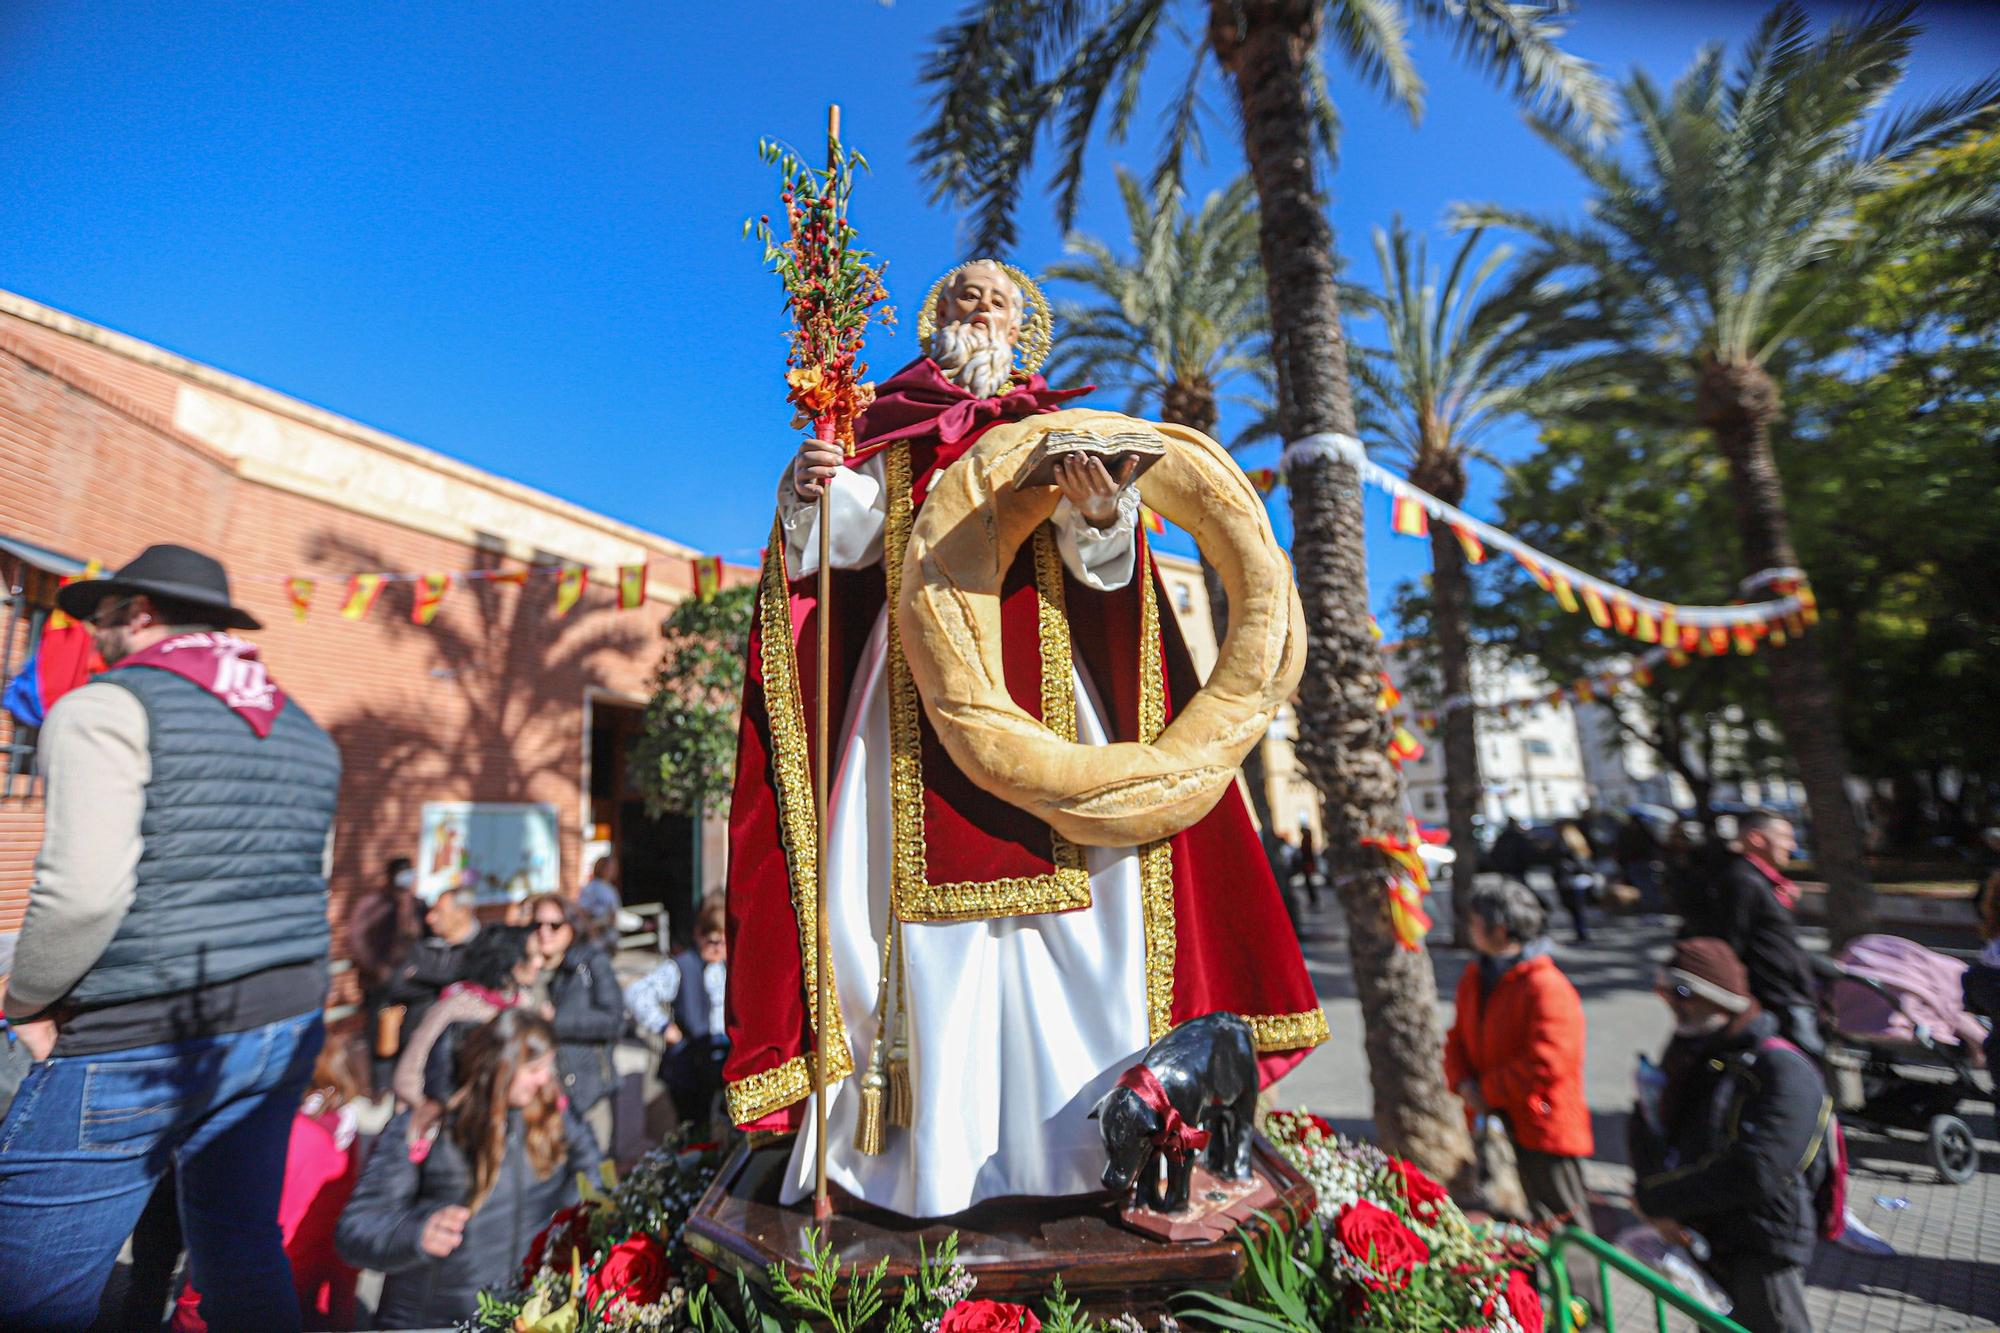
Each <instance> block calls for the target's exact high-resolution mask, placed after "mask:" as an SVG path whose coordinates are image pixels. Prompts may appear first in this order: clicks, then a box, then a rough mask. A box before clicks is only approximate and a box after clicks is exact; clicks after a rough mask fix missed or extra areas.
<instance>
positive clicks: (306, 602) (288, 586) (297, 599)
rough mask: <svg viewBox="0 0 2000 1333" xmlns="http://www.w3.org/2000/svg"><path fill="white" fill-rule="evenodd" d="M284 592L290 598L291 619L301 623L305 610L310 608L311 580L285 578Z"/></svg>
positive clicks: (311, 596)
mask: <svg viewBox="0 0 2000 1333" xmlns="http://www.w3.org/2000/svg"><path fill="white" fill-rule="evenodd" d="M285 592H286V594H287V595H288V596H289V597H290V598H291V599H292V619H294V620H296V621H299V622H300V623H301V624H303V623H304V622H305V618H306V612H307V611H309V610H311V609H312V600H313V581H312V580H311V579H286V580H285Z"/></svg>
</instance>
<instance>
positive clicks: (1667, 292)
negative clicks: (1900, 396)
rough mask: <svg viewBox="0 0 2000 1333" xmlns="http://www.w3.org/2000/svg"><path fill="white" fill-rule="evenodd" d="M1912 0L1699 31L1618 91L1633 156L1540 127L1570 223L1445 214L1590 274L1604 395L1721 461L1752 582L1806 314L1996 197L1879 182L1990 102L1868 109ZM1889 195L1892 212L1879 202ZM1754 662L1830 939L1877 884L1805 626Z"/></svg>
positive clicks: (1776, 561)
mask: <svg viewBox="0 0 2000 1333" xmlns="http://www.w3.org/2000/svg"><path fill="white" fill-rule="evenodd" d="M1915 8H1916V6H1915V5H1914V4H1907V3H1906V4H1896V5H1890V6H1887V7H1884V8H1881V9H1875V10H1871V11H1869V12H1867V13H1865V14H1863V15H1861V16H1860V17H1857V18H1852V19H1842V20H1838V21H1836V22H1834V23H1833V24H1831V25H1830V26H1829V27H1828V28H1827V29H1826V30H1825V31H1824V32H1823V33H1821V34H1820V35H1818V36H1815V35H1814V34H1813V32H1812V30H1811V25H1810V23H1809V22H1808V20H1807V18H1806V15H1805V12H1804V10H1803V9H1802V8H1800V6H1799V5H1797V4H1795V3H1791V2H1790V0H1787V3H1784V4H1780V5H1778V6H1777V7H1776V8H1774V9H1772V10H1771V11H1770V13H1769V14H1768V15H1767V16H1766V17H1765V19H1764V21H1763V22H1762V24H1760V25H1759V27H1758V29H1757V31H1756V33H1755V34H1754V35H1753V36H1752V38H1751V39H1750V41H1749V43H1748V45H1747V46H1746V47H1745V49H1744V51H1743V54H1742V57H1741V59H1740V60H1739V61H1738V62H1737V63H1736V64H1735V66H1734V67H1733V68H1731V67H1728V66H1727V65H1726V63H1725V57H1724V52H1723V51H1722V49H1721V48H1720V47H1719V46H1711V47H1709V48H1707V49H1705V50H1704V51H1703V52H1702V53H1701V54H1700V55H1698V56H1697V57H1696V59H1695V62H1694V64H1693V65H1692V67H1691V68H1690V69H1689V70H1688V71H1687V73H1686V74H1684V75H1682V76H1681V78H1680V79H1679V80H1678V81H1677V82H1676V83H1675V84H1674V86H1673V88H1672V89H1671V90H1670V91H1667V92H1662V90H1661V89H1660V88H1658V87H1657V86H1656V85H1655V84H1654V83H1653V81H1652V80H1651V79H1650V78H1648V77H1647V76H1646V75H1645V74H1643V73H1635V74H1634V75H1632V76H1631V77H1630V78H1629V79H1628V80H1626V81H1625V83H1624V84H1623V85H1621V89H1620V92H1621V97H1622V100H1623V103H1624V106H1625V110H1626V114H1627V117H1628V119H1629V120H1630V121H1631V122H1632V124H1633V125H1634V127H1635V128H1636V131H1637V140H1638V152H1637V153H1636V155H1623V154H1618V153H1612V152H1609V151H1606V150H1605V149H1604V148H1603V146H1602V145H1600V144H1597V143H1594V142H1592V141H1590V140H1589V139H1588V138H1587V137H1585V136H1583V135H1581V134H1578V133H1577V132H1576V131H1575V129H1574V128H1573V127H1571V126H1568V125H1563V124H1560V123H1555V122H1553V121H1550V120H1547V119H1542V120H1539V121H1537V122H1536V123H1537V128H1538V129H1539V130H1540V132H1541V134H1542V137H1543V138H1544V139H1546V140H1547V141H1548V142H1549V143H1550V144H1552V145H1554V146H1555V148H1556V149H1557V150H1558V151H1560V152H1561V153H1562V154H1563V155H1564V157H1566V158H1567V159H1568V160H1569V161H1570V162H1571V163H1572V164H1573V165H1574V166H1575V167H1576V168H1577V169H1578V170H1579V171H1580V172H1581V173H1582V174H1583V176H1584V178H1585V179H1586V181H1587V182H1588V184H1589V186H1590V188H1591V192H1592V193H1591V200H1590V205H1589V208H1588V210H1587V220H1586V221H1584V222H1582V223H1573V222H1570V221H1566V220H1555V219H1549V218H1543V217H1539V216H1535V215H1532V214H1528V213H1523V212H1520V211H1517V210H1512V209H1505V208H1498V207H1493V206H1485V205H1481V206H1471V207H1465V208H1462V209H1460V210H1459V213H1458V217H1459V220H1460V221H1461V222H1462V223H1464V224H1466V225H1480V226H1488V225H1499V226H1508V227H1514V228H1517V229H1519V230H1520V231H1523V232H1525V233H1526V234H1527V235H1529V236H1531V237H1533V238H1534V239H1535V240H1536V241H1537V242H1539V244H1540V246H1541V247H1542V250H1543V252H1544V253H1543V256H1542V258H1544V259H1546V260H1548V261H1550V262H1553V263H1557V264H1560V265H1562V266H1564V267H1565V268H1567V269H1569V270H1572V271H1574V272H1578V273H1582V274H1585V275H1587V278H1588V280H1589V281H1592V282H1595V283H1598V284H1600V285H1601V286H1602V287H1603V288H1604V289H1605V295H1604V300H1605V312H1606V314H1607V316H1609V317H1612V318H1615V319H1616V320H1617V321H1618V322H1619V323H1620V324H1621V325H1622V329H1623V332H1622V336H1621V337H1620V339H1619V342H1620V347H1621V350H1622V351H1623V352H1624V353H1625V358H1624V360H1625V365H1624V369H1623V375H1624V378H1625V380H1626V384H1625V387H1624V388H1622V389H1621V390H1620V393H1621V394H1624V395H1632V394H1635V393H1636V395H1637V396H1639V397H1640V398H1641V399H1644V400H1650V401H1653V402H1657V403H1661V404H1663V405H1666V406H1668V407H1669V408H1670V410H1672V411H1673V412H1675V413H1676V414H1678V416H1679V419H1680V420H1681V421H1683V422H1692V423H1695V424H1698V425H1700V426H1701V427H1702V428H1703V429H1704V430H1705V431H1706V432H1707V433H1708V436H1709V438H1710V440H1711V441H1712V443H1713V445H1714V447H1715V448H1716V450H1717V452H1718V453H1719V454H1720V455H1721V456H1722V458H1723V459H1724V460H1726V462H1727V464H1728V469H1729V477H1730V484H1731V489H1732V492H1733V495H1734V503H1735V527H1736V534H1737V545H1738V548H1739V551H1740V554H1741V558H1742V570H1741V574H1742V576H1743V577H1745V578H1748V579H1754V578H1756V577H1757V576H1760V575H1764V574H1765V573H1766V571H1771V570H1783V569H1791V568H1796V567H1797V566H1798V563H1799V561H1798V553H1797V550H1796V548H1795V546H1794V544H1793V540H1792V534H1791V521H1790V517H1789V515H1788V513H1787V509H1786V503H1785V491H1784V487H1783V486H1782V484H1781V482H1780V479H1779V474H1778V468H1777V462H1776V458H1775V455H1774V453H1773V449H1772V435H1773V431H1774V428H1775V427H1776V426H1777V425H1778V423H1779V422H1780V420H1781V419H1782V416H1783V413H1784V407H1785V386H1786V384H1787V382H1788V380H1789V379H1790V378H1791V377H1792V376H1794V375H1795V374H1797V373H1798V372H1799V371H1800V370H1801V368H1802V363H1803V362H1804V361H1805V360H1806V358H1808V357H1809V356H1810V355H1811V353H1812V350H1813V349H1812V347H1811V346H1810V342H1809V340H1808V339H1807V338H1806V337H1805V336H1804V334H1805V331H1806V330H1807V328H1808V327H1809V325H1810V324H1811V322H1812V320H1813V319H1814V317H1815V314H1816V312H1820V311H1823V310H1824V309H1825V308H1826V307H1828V306H1831V305H1835V304H1837V303H1839V302H1841V301H1842V300H1844V299H1846V297H1847V296H1848V294H1849V293H1850V292H1852V291H1853V290H1854V288H1855V287H1856V286H1857V285H1858V284H1861V283H1863V282H1865V281H1866V279H1867V277H1868V275H1869V274H1870V273H1871V272H1873V271H1875V270H1877V269H1878V268H1880V267H1881V266H1882V265H1884V264H1887V263H1890V262H1893V260H1894V258H1895V257H1896V256H1897V255H1898V254H1899V253H1901V252H1902V251H1903V250H1904V249H1905V248H1906V247H1907V244H1908V242H1909V241H1910V240H1911V239H1912V238H1915V237H1918V236H1921V235H1923V234H1925V233H1926V232H1931V231H1935V230H1937V229H1941V228H1950V227H1953V226H1959V225H1964V224H1967V223H1970V222H1973V221H1976V220H1979V219H1981V218H1987V217H1990V216H1992V214H1993V212H1994V207H1995V205H1994V200H1993V196H1992V191H1991V189H1990V188H1982V187H1981V186H1980V185H1979V184H1978V183H1977V182H1967V183H1965V184H1963V185H1962V186H1960V187H1959V188H1940V189H1933V190H1926V191H1920V192H1914V193H1905V194H1902V195H1900V196H1898V195H1894V194H1893V191H1894V189H1895V187H1896V186H1897V185H1898V184H1899V183H1900V182H1901V180H1902V177H1903V173H1904V172H1905V171H1906V170H1907V169H1908V168H1909V167H1910V165H1911V164H1912V163H1914V162H1916V161H1918V160H1919V159H1921V158H1922V157H1923V156H1924V155H1925V154H1927V153H1929V152H1930V151H1931V150H1933V149H1935V148H1937V147H1939V146H1941V145H1943V144H1946V143H1948V142H1950V141H1952V140H1954V139H1956V138H1957V137H1959V136H1961V135H1963V134H1964V133H1966V132H1967V131H1968V130H1973V129H1977V128H1981V127H1984V126H1989V125H1991V124H1993V123H1994V121H1995V118H1996V115H2000V76H1994V77H1990V78H1987V79H1984V80H1981V81H1980V82H1978V83H1975V84H1973V85H1971V86H1969V87H1966V88H1962V89H1958V90H1956V91H1953V92H1950V93H1947V94H1945V95H1944V96H1941V97H1939V98H1936V99H1933V100H1931V101H1928V102H1925V103H1922V104H1920V105H1918V106H1914V107H1911V108H1908V109H1906V110H1904V111H1901V112H1898V113H1896V114H1893V115H1880V114H1878V113H1879V112H1880V111H1881V108H1882V105H1883V103H1884V101H1885V100H1886V99H1887V98H1888V96H1889V94H1890V93H1891V91H1892V90H1893V89H1894V88H1895V87H1896V85H1897V83H1898V82H1899V81H1900V80H1901V78H1902V76H1903V72H1904V70H1905V68H1906V66H1907V64H1908V60H1909V53H1910V46H1911V43H1912V42H1913V41H1914V39H1915V37H1916V34H1917V31H1918V29H1917V25H1916V23H1915V22H1914V20H1913V15H1914V12H1915ZM1890 198H1896V199H1898V200H1899V202H1900V204H1901V206H1900V207H1895V208H1889V207H1883V206H1879V205H1881V204H1883V203H1884V202H1885V201H1886V200H1888V199H1890ZM1871 205H1877V206H1874V207H1871ZM1770 674H1771V682H1772V688H1773V691H1774V698H1773V702H1774V705H1775V709H1776V712H1777V715H1778V718H1779V720H1780V723H1781V725H1782V726H1783V729H1784V732H1785V738H1786V742H1787V744H1788V746H1789V747H1790V751H1791V755H1792V758H1793V761H1794V763H1795V764H1796V766H1797V768H1798V772H1799V776H1800V779H1801V781H1802V782H1803V783H1804V785H1805V788H1806V796H1807V799H1808V801H1809V802H1810V803H1811V805H1812V814H1813V830H1814V838H1815V852H1816V859H1817V862H1818V865H1819V869H1820V872H1821V873H1822V875H1823V876H1824V877H1825V878H1826V880H1827V883H1828V887H1829V915H1830V918H1831V925H1832V928H1833V932H1834V935H1835V937H1836V938H1837V939H1846V938H1849V937H1851V936H1853V935H1855V934H1858V933H1861V932H1862V931H1865V930H1866V929H1867V928H1868V924H1869V922H1870V921H1872V920H1873V917H1874V889H1873V887H1872V886H1871V885H1870V883H1869V878H1868V872H1867V867H1866V865H1865V863H1864V861H1863V859H1862V842H1861V834H1860V825H1859V821H1858V819H1857V817H1856V815H1855V812H1854V810H1853V808H1852V807H1851V805H1850V803H1849V801H1848V797H1847V793H1846V789H1845V783H1846V778H1847V772H1848V760H1847V751H1846V746H1845V745H1844V744H1843V741H1842V737H1841V734H1840V729H1839V728H1838V727H1837V726H1835V725H1832V724H1831V720H1832V719H1834V718H1836V717H1838V716H1839V714H1840V707H1839V698H1838V695H1837V693H1836V691H1835V687H1834V681H1833V677H1832V675H1831V673H1830V672H1829V671H1828V668H1827V664H1826V660H1825V656H1824V653H1823V651H1822V648H1821V645H1820V641H1819V640H1818V639H1817V638H1815V637H1814V636H1812V635H1807V636H1805V638H1804V639H1802V640H1801V641H1799V642H1798V643H1795V644H1793V645H1792V646H1790V647H1789V648H1787V649H1786V650H1785V651H1784V652H1781V653H1775V654H1772V655H1771V658H1770Z"/></svg>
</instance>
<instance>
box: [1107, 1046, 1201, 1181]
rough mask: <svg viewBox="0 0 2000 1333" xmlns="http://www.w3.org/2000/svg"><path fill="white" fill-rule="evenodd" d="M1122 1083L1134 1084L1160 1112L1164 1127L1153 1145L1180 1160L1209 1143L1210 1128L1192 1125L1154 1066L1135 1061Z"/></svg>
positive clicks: (1141, 1097) (1133, 1087)
mask: <svg viewBox="0 0 2000 1333" xmlns="http://www.w3.org/2000/svg"><path fill="white" fill-rule="evenodd" d="M1118 1086H1119V1087H1121V1088H1130V1089H1131V1090H1132V1091H1133V1093H1134V1094H1136V1095H1137V1096H1138V1098H1139V1100H1140V1101H1142V1102H1144V1103H1145V1104H1146V1105H1148V1106H1150V1107H1152V1108H1153V1110H1154V1111H1155V1112H1157V1113H1158V1115H1159V1117H1160V1128H1159V1130H1158V1132H1156V1133H1155V1134H1154V1135H1153V1146H1154V1147H1155V1148H1158V1149H1159V1150H1160V1151H1161V1152H1163V1153H1165V1154H1166V1155H1167V1156H1168V1157H1171V1158H1173V1159H1174V1160H1175V1161H1176V1162H1178V1161H1180V1160H1181V1159H1182V1158H1184V1157H1187V1156H1189V1155H1190V1154H1192V1153H1197V1152H1200V1151H1201V1150H1202V1149H1203V1148H1206V1147H1207V1146H1208V1131H1207V1130H1205V1129H1202V1128H1200V1127H1198V1126H1195V1125H1190V1124H1189V1123H1188V1122H1187V1120H1186V1119H1185V1118H1183V1117H1182V1115H1181V1113H1180V1112H1179V1111H1177V1110H1175V1109H1174V1104H1173V1103H1172V1102H1170V1101H1168V1100H1167V1090H1166V1089H1165V1088H1164V1087H1162V1086H1161V1085H1160V1080H1159V1079H1158V1077H1156V1076H1155V1075H1154V1073H1153V1071H1152V1070H1150V1069H1148V1068H1146V1066H1144V1065H1133V1066H1132V1067H1131V1068H1130V1069H1128V1070H1126V1071H1125V1073H1124V1074H1123V1075H1122V1076H1120V1078H1119V1080H1118Z"/></svg>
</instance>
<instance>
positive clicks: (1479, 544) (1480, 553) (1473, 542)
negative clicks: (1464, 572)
mask: <svg viewBox="0 0 2000 1333" xmlns="http://www.w3.org/2000/svg"><path fill="white" fill-rule="evenodd" d="M1451 535H1452V536H1454V537H1456V538H1458V549H1459V550H1461V551H1463V552H1465V563H1466V564H1468V565H1483V564H1485V563H1486V543H1485V542H1483V541H1480V540H1479V534H1478V533H1476V532H1474V531H1473V530H1472V529H1471V528H1468V527H1466V526H1465V524H1463V523H1454V524H1452V525H1451Z"/></svg>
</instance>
